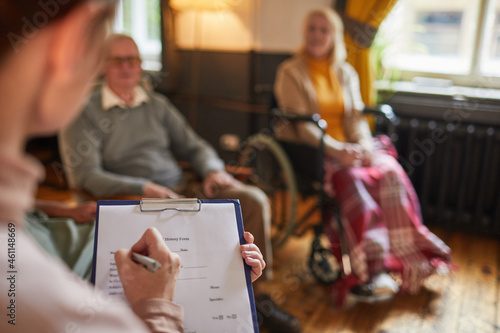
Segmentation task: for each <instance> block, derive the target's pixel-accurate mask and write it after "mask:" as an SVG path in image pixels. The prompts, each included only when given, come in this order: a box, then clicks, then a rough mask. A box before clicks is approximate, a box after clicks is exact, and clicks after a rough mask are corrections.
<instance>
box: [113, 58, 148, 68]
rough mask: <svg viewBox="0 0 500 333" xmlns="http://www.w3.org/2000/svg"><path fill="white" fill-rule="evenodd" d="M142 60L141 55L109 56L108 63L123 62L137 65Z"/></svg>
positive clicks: (114, 64)
mask: <svg viewBox="0 0 500 333" xmlns="http://www.w3.org/2000/svg"><path fill="white" fill-rule="evenodd" d="M141 62H142V60H141V58H140V57H110V58H108V63H109V64H110V65H111V66H120V65H121V64H127V65H131V66H137V65H139V64H140V63H141Z"/></svg>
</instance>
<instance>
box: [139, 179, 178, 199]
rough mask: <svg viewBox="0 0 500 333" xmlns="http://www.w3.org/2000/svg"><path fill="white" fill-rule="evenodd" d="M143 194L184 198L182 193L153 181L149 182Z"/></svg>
mask: <svg viewBox="0 0 500 333" xmlns="http://www.w3.org/2000/svg"><path fill="white" fill-rule="evenodd" d="M142 195H143V197H144V198H182V195H180V194H177V193H175V192H174V191H172V190H171V189H169V188H167V187H165V186H161V185H158V184H155V183H153V182H149V183H147V184H146V185H145V186H144V190H143V191H142Z"/></svg>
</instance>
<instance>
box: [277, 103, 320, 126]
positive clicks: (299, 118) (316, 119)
mask: <svg viewBox="0 0 500 333" xmlns="http://www.w3.org/2000/svg"><path fill="white" fill-rule="evenodd" d="M271 117H272V118H276V119H280V120H286V121H289V122H309V123H314V124H315V125H316V126H318V127H319V128H320V129H322V130H323V131H324V130H325V129H326V126H327V124H326V121H325V120H324V119H322V118H321V116H320V115H319V113H315V114H312V115H303V114H289V113H283V112H282V111H281V110H280V109H278V108H273V109H272V110H271Z"/></svg>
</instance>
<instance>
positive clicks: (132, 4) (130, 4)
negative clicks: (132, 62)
mask: <svg viewBox="0 0 500 333" xmlns="http://www.w3.org/2000/svg"><path fill="white" fill-rule="evenodd" d="M113 30H114V31H115V32H118V33H125V34H128V35H130V36H132V38H134V40H135V41H136V43H137V45H138V46H139V50H140V52H141V57H142V59H143V62H142V67H143V68H144V69H145V70H154V71H158V70H161V67H162V66H161V8H160V0H121V1H120V2H119V4H118V8H117V12H116V17H115V23H114V25H113Z"/></svg>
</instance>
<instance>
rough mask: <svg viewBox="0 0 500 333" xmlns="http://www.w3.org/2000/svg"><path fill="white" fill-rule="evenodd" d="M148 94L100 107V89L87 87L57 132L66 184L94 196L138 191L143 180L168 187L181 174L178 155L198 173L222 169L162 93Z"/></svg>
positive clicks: (175, 183)
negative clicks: (83, 101) (138, 100)
mask: <svg viewBox="0 0 500 333" xmlns="http://www.w3.org/2000/svg"><path fill="white" fill-rule="evenodd" d="M149 97H150V98H149V101H147V102H144V103H142V104H141V105H140V106H138V107H134V108H127V109H123V108H120V107H118V106H116V107H113V108H111V109H109V110H103V109H102V102H101V100H102V94H101V90H100V89H98V90H97V91H95V92H94V93H93V95H92V96H91V98H90V99H89V101H88V103H87V105H86V106H85V108H84V110H83V112H82V114H81V115H80V116H79V117H78V118H77V119H76V120H75V121H74V122H73V123H72V124H71V125H70V126H69V127H68V128H67V129H65V130H64V131H63V132H62V133H61V135H60V137H59V140H60V151H61V155H62V156H61V157H62V159H63V162H64V165H65V168H66V169H65V170H66V172H67V175H68V180H69V182H70V185H71V186H72V187H77V188H81V189H85V190H87V191H89V192H90V193H92V194H93V195H95V196H99V197H102V196H109V195H113V194H131V195H141V194H142V192H143V188H144V185H145V184H146V183H147V182H149V181H153V182H155V183H157V184H160V185H163V186H166V187H173V186H175V185H178V184H179V183H180V182H181V180H182V169H181V168H180V167H179V165H178V159H179V160H183V161H188V162H190V164H191V166H192V168H193V169H194V170H195V171H197V172H198V173H199V174H200V175H201V176H202V177H205V176H206V175H207V174H208V173H210V172H211V171H220V170H224V163H223V161H222V160H221V159H220V158H219V157H218V156H217V153H216V152H215V150H214V149H213V148H212V147H211V146H210V145H209V144H208V143H207V142H206V141H204V140H203V139H201V138H200V137H199V136H198V135H197V134H196V133H195V132H194V131H193V130H192V128H191V127H189V125H188V124H187V123H186V121H185V119H184V118H183V116H182V115H181V114H180V113H179V111H178V110H177V109H176V108H175V107H174V106H173V105H172V104H171V102H170V101H169V100H168V99H167V98H166V97H164V96H163V95H160V94H158V93H149Z"/></svg>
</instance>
